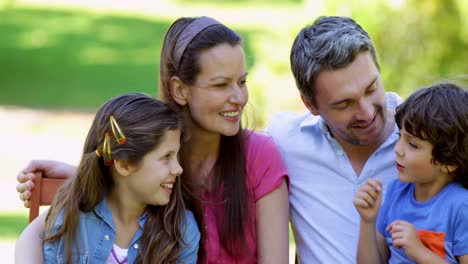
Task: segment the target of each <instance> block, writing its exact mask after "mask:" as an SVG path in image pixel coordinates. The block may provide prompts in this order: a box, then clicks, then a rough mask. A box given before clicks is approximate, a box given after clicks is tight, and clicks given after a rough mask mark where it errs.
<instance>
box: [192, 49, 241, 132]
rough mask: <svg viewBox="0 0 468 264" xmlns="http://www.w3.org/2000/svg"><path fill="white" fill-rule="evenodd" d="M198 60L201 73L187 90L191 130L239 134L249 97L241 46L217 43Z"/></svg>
mask: <svg viewBox="0 0 468 264" xmlns="http://www.w3.org/2000/svg"><path fill="white" fill-rule="evenodd" d="M199 63H200V67H201V72H200V74H199V75H198V76H197V78H196V81H195V84H194V85H190V86H188V87H187V88H188V89H187V91H186V92H187V93H186V102H187V106H188V111H189V112H190V115H191V117H192V124H191V130H192V132H193V133H197V132H198V133H199V132H203V133H214V134H221V135H225V136H233V135H236V134H237V133H238V132H239V127H240V119H241V115H242V110H243V109H244V106H245V104H246V103H247V100H248V99H249V95H248V91H247V86H246V78H247V65H246V63H245V55H244V50H243V49H242V46H241V45H235V46H231V45H229V44H221V45H218V46H215V47H213V48H210V49H208V50H205V51H203V52H201V53H200V57H199Z"/></svg>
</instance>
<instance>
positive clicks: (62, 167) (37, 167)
mask: <svg viewBox="0 0 468 264" xmlns="http://www.w3.org/2000/svg"><path fill="white" fill-rule="evenodd" d="M34 172H42V174H43V175H44V176H45V177H48V178H69V177H73V176H75V175H76V167H75V166H72V165H70V164H67V163H63V162H60V161H55V160H32V161H30V162H29V164H28V165H27V166H26V167H25V168H24V169H22V170H21V171H20V172H19V173H18V175H17V176H16V179H17V180H18V185H16V191H17V192H19V193H20V199H21V200H22V201H23V202H24V207H26V208H29V199H30V198H31V191H32V190H33V189H34V182H33V181H34Z"/></svg>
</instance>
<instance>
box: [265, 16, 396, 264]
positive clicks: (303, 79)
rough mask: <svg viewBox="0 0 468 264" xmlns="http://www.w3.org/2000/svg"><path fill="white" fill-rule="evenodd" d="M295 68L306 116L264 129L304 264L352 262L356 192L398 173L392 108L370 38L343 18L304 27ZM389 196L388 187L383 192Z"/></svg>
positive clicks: (282, 118)
mask: <svg viewBox="0 0 468 264" xmlns="http://www.w3.org/2000/svg"><path fill="white" fill-rule="evenodd" d="M291 69H292V72H293V75H294V77H295V79H296V85H297V87H298V88H299V91H300V94H301V99H302V101H303V102H304V104H305V106H306V107H307V108H308V109H309V111H310V112H309V113H307V114H305V115H294V114H291V113H289V114H288V113H283V114H279V115H277V116H275V117H274V118H273V119H272V120H271V122H270V123H269V125H268V127H267V129H266V131H267V133H269V134H271V135H272V136H273V138H274V139H275V141H276V143H277V144H278V146H279V148H280V151H281V152H282V154H283V158H284V161H285V163H286V166H287V168H288V171H289V175H290V181H291V186H290V187H291V192H290V198H289V201H290V215H291V222H292V228H293V231H294V236H295V240H296V247H297V253H298V261H299V263H340V264H342V263H355V262H356V250H357V243H358V238H359V221H360V218H359V215H358V213H357V212H356V210H355V208H354V206H353V199H354V194H355V191H356V190H357V188H358V186H359V185H360V184H362V183H364V182H365V181H366V180H367V179H369V178H377V179H379V180H380V181H381V182H382V183H383V185H384V188H385V186H387V184H388V183H389V182H390V181H391V180H392V179H394V178H396V176H397V170H396V168H395V164H394V157H395V154H394V152H393V147H394V145H395V143H396V141H397V139H398V134H397V131H398V130H397V127H396V126H395V122H394V117H393V115H394V109H395V107H396V105H397V104H398V103H399V102H400V101H401V99H400V98H399V97H398V96H397V95H396V94H394V93H385V91H384V88H383V85H382V80H381V77H380V71H379V64H378V62H377V56H376V51H375V48H374V45H373V43H372V41H371V40H370V38H369V35H368V34H367V32H366V31H364V30H363V29H362V28H361V27H360V26H359V25H358V24H357V23H356V22H355V21H353V20H352V19H350V18H346V17H320V18H318V19H317V20H316V21H315V22H314V23H313V24H312V25H311V26H307V27H305V28H303V29H302V31H301V32H300V33H299V35H298V36H297V37H296V39H295V41H294V44H293V47H292V50H291ZM384 191H385V189H384Z"/></svg>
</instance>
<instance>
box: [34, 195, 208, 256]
mask: <svg viewBox="0 0 468 264" xmlns="http://www.w3.org/2000/svg"><path fill="white" fill-rule="evenodd" d="M185 216H186V218H185V219H184V221H182V222H183V223H185V225H183V226H182V227H181V230H182V231H184V233H183V238H184V242H185V244H186V246H185V247H184V248H183V249H182V252H181V255H180V257H179V260H178V261H177V263H185V264H192V263H196V262H197V253H198V243H199V240H200V232H199V231H198V227H197V223H196V222H195V218H194V217H193V214H192V212H190V211H188V210H186V214H185ZM146 219H147V213H146V212H145V213H144V214H143V215H142V216H141V217H140V220H139V225H140V228H139V229H138V230H137V232H136V233H135V235H134V236H133V239H132V241H131V242H130V246H129V249H128V255H127V258H128V263H134V262H135V258H136V256H137V254H138V250H139V248H140V245H139V243H140V241H139V239H140V237H141V235H142V231H143V227H144V224H145V223H146ZM79 221H80V222H79V224H78V236H77V237H76V242H77V244H78V250H77V248H76V247H75V245H76V244H75V243H73V244H72V263H106V259H107V257H108V256H109V254H111V250H112V246H113V244H114V241H115V237H116V233H115V225H114V221H113V219H112V214H111V212H110V210H109V207H108V206H107V203H106V200H105V199H104V200H102V201H101V202H100V203H99V204H98V205H97V206H96V207H95V208H94V210H93V211H90V212H80V220H79ZM62 223H63V214H61V215H60V216H59V218H58V219H57V222H56V223H55V226H54V228H56V229H57V228H59V227H60V226H61V225H62ZM43 248H44V263H65V261H66V253H65V236H62V237H61V238H60V239H57V240H55V241H53V242H46V243H44V247H43ZM78 258H79V261H77V259H78Z"/></svg>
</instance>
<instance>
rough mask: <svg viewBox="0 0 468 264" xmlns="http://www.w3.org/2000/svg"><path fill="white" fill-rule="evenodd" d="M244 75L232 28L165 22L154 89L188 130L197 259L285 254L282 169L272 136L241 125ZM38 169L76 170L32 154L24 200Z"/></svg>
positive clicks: (32, 236)
mask: <svg viewBox="0 0 468 264" xmlns="http://www.w3.org/2000/svg"><path fill="white" fill-rule="evenodd" d="M246 78H247V66H246V62H245V55H244V51H243V48H242V44H241V38H240V37H239V35H237V34H236V33H235V32H234V31H232V30H231V29H229V28H228V27H226V26H225V25H223V24H221V23H219V22H218V21H216V20H214V19H211V18H208V17H200V18H180V19H178V20H176V21H175V22H174V23H173V24H172V25H171V27H170V28H169V30H168V32H167V33H166V36H165V39H164V45H163V48H162V52H161V61H160V85H159V86H160V87H159V92H160V96H161V99H162V100H164V101H165V102H167V103H168V104H170V105H172V106H173V107H175V108H176V109H179V110H180V111H182V112H183V114H184V119H185V126H186V129H187V131H188V134H189V137H188V140H187V142H185V143H184V144H183V146H182V148H181V159H182V166H183V168H184V172H183V174H182V175H181V180H182V184H183V195H184V199H185V202H186V204H187V208H188V209H189V210H191V211H192V212H194V214H195V217H196V219H197V222H198V224H199V227H200V231H201V234H202V239H201V245H200V249H201V250H200V251H199V258H198V259H199V263H287V262H288V244H289V242H288V197H287V196H288V195H287V192H288V190H287V189H288V187H287V181H288V177H287V172H286V169H285V167H284V165H283V162H282V160H281V157H280V155H279V152H278V150H277V149H276V146H275V145H274V143H273V140H272V139H271V138H269V137H266V136H263V135H260V134H258V133H256V132H253V131H247V130H244V129H242V128H241V114H242V111H243V109H244V106H245V105H246V103H247V101H248V91H247V86H246ZM37 170H40V171H42V172H43V173H45V174H47V175H48V176H49V177H54V176H55V177H64V176H65V177H68V176H71V175H73V174H74V173H75V172H74V171H75V169H74V168H71V167H70V166H69V165H66V164H63V163H58V162H51V161H45V162H44V161H32V162H31V163H30V164H29V165H28V166H27V167H26V168H25V169H24V170H23V171H22V172H21V173H20V174H19V175H18V181H19V182H20V184H19V185H18V186H17V190H18V192H20V193H21V195H20V197H21V199H22V200H24V201H25V206H28V199H29V197H30V190H31V189H32V188H33V183H32V182H31V181H30V179H31V177H32V175H33V174H32V172H34V171H37ZM41 219H42V220H41ZM43 221H44V220H43V218H42V217H39V218H38V219H37V221H35V222H33V223H32V224H31V225H30V226H28V227H27V228H26V230H25V231H24V233H23V235H22V237H20V239H19V240H18V242H17V251H18V249H20V248H24V247H29V248H32V247H37V245H36V244H40V243H37V241H40V239H37V237H38V236H37V234H39V232H40V231H41V230H42V229H43ZM271 230H274V232H271ZM23 240H26V241H23ZM22 241H23V242H22ZM26 243H27V244H26ZM28 250H31V249H28ZM33 251H34V252H36V250H33ZM38 256H39V257H40V255H38ZM36 259H37V256H36ZM30 260H31V259H30Z"/></svg>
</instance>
